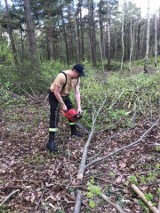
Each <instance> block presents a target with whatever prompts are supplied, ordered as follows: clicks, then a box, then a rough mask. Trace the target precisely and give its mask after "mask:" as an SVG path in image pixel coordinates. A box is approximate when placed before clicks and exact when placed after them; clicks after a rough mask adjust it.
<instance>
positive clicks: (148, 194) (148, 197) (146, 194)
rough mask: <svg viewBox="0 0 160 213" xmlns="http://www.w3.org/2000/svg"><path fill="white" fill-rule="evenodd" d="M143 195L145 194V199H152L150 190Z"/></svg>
mask: <svg viewBox="0 0 160 213" xmlns="http://www.w3.org/2000/svg"><path fill="white" fill-rule="evenodd" d="M144 195H145V197H146V199H147V201H152V200H153V195H152V194H151V193H150V192H149V193H145V194H144Z"/></svg>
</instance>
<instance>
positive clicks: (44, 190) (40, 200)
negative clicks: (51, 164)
mask: <svg viewBox="0 0 160 213" xmlns="http://www.w3.org/2000/svg"><path fill="white" fill-rule="evenodd" d="M55 165H56V159H55ZM54 171H55V168H54V170H53V171H52V173H51V175H50V176H49V179H48V181H47V182H48V183H49V182H50V181H51V178H52V176H53V173H54ZM46 189H47V185H45V187H44V189H43V192H42V195H41V197H40V199H39V201H38V203H37V205H36V207H35V211H36V212H37V211H38V207H39V205H40V203H41V202H42V198H43V196H44V194H45V192H46Z"/></svg>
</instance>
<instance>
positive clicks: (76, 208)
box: [73, 190, 82, 213]
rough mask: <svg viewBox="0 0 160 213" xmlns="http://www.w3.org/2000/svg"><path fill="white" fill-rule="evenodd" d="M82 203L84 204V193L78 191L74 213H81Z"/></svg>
mask: <svg viewBox="0 0 160 213" xmlns="http://www.w3.org/2000/svg"><path fill="white" fill-rule="evenodd" d="M81 202H82V192H81V190H77V196H76V203H75V207H74V212H73V213H77V212H80V209H81Z"/></svg>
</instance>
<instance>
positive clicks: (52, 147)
mask: <svg viewBox="0 0 160 213" xmlns="http://www.w3.org/2000/svg"><path fill="white" fill-rule="evenodd" d="M46 148H47V149H48V150H49V151H50V152H58V148H57V146H56V144H55V142H54V135H53V134H52V135H50V136H49V140H48V143H47V145H46Z"/></svg>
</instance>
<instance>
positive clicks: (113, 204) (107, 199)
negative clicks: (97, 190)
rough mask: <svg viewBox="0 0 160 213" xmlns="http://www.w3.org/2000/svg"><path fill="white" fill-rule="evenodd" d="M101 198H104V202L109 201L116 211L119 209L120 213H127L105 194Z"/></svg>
mask: <svg viewBox="0 0 160 213" xmlns="http://www.w3.org/2000/svg"><path fill="white" fill-rule="evenodd" d="M101 197H102V198H103V200H105V201H107V203H109V204H110V205H111V206H113V207H114V208H115V209H117V211H118V212H120V213H125V212H124V211H123V210H122V209H121V207H120V206H119V205H117V204H115V203H113V202H112V201H111V200H110V199H109V198H108V197H107V196H106V195H105V194H103V193H102V194H101Z"/></svg>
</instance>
